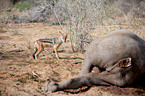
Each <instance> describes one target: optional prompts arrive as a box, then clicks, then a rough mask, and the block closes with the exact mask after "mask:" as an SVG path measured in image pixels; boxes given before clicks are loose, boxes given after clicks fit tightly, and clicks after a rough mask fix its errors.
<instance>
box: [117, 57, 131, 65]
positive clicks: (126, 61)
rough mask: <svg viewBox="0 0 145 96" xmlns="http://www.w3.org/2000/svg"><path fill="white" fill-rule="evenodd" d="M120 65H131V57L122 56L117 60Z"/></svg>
mask: <svg viewBox="0 0 145 96" xmlns="http://www.w3.org/2000/svg"><path fill="white" fill-rule="evenodd" d="M119 66H120V67H129V66H131V58H130V57H129V58H124V59H121V60H120V61H119Z"/></svg>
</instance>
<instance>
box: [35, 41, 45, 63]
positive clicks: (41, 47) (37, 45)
mask: <svg viewBox="0 0 145 96" xmlns="http://www.w3.org/2000/svg"><path fill="white" fill-rule="evenodd" d="M35 48H36V51H35V53H34V54H33V57H34V59H36V60H37V57H38V55H39V54H40V53H41V52H42V51H43V50H44V47H43V45H42V44H41V42H36V43H35Z"/></svg>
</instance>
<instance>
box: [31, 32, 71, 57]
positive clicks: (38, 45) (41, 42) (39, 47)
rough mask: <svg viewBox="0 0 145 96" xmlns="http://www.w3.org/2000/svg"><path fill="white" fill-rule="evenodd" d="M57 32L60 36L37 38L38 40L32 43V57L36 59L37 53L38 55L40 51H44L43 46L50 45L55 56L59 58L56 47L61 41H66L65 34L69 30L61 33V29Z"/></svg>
mask: <svg viewBox="0 0 145 96" xmlns="http://www.w3.org/2000/svg"><path fill="white" fill-rule="evenodd" d="M59 34H60V35H61V36H59V37H56V38H45V39H38V40H37V41H36V42H35V45H34V53H33V58H34V59H36V60H37V57H38V55H39V54H40V53H41V52H42V51H44V47H51V46H53V49H54V51H55V55H56V58H57V59H58V60H59V56H58V53H57V49H58V48H59V46H60V45H61V44H62V43H65V42H66V39H67V35H68V34H69V32H68V33H66V34H65V35H63V34H62V33H61V31H59Z"/></svg>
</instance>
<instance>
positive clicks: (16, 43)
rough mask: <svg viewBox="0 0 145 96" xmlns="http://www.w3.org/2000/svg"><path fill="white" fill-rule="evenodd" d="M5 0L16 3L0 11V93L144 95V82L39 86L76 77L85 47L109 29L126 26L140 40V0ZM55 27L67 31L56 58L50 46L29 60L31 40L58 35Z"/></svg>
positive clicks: (144, 32) (143, 29)
mask: <svg viewBox="0 0 145 96" xmlns="http://www.w3.org/2000/svg"><path fill="white" fill-rule="evenodd" d="M2 1H3V0H2ZM2 1H0V4H3V3H2ZM6 1H15V2H13V3H12V4H11V3H10V5H11V6H8V7H7V8H6V9H3V11H1V12H0V14H1V15H0V96H67V95H68V96H144V95H145V88H144V86H137V87H136V88H132V87H131V88H120V87H117V86H108V87H106V86H93V87H91V88H90V89H88V90H85V88H84V89H76V90H65V91H59V92H55V93H44V92H42V91H41V87H42V85H43V84H44V82H46V81H47V80H50V81H54V82H60V81H64V80H67V79H69V78H73V77H76V76H78V75H79V73H80V70H81V64H82V62H83V59H84V55H83V54H84V51H85V50H86V48H87V46H88V44H89V43H90V42H91V40H93V39H94V38H99V37H102V36H104V35H105V34H107V33H109V32H111V31H114V30H130V31H132V32H133V33H135V34H137V35H138V36H139V37H141V38H142V39H144V40H145V14H144V5H145V2H144V0H132V1H130V0H85V1H83V2H82V0H34V1H35V2H33V3H32V1H33V0H6ZM40 1H41V2H40ZM7 4H8V3H7ZM32 4H36V5H35V6H34V5H32ZM36 9H37V10H36ZM73 12H74V13H73ZM58 30H61V31H62V32H63V33H66V32H70V33H69V36H68V39H67V42H66V43H63V44H62V46H60V48H59V49H58V54H59V56H60V60H57V58H56V57H55V54H54V52H53V48H46V49H45V50H44V51H43V52H42V53H41V54H40V55H39V59H38V60H34V59H33V57H32V54H33V48H34V42H35V41H36V40H38V39H40V38H53V37H58V36H59V33H58Z"/></svg>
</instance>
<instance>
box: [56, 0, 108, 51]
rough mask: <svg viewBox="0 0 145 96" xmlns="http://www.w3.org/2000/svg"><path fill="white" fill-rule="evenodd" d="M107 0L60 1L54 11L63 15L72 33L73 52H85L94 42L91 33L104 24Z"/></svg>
mask: <svg viewBox="0 0 145 96" xmlns="http://www.w3.org/2000/svg"><path fill="white" fill-rule="evenodd" d="M106 2H107V1H106V0H60V1H59V2H58V3H57V5H56V6H55V8H54V10H55V12H57V14H59V15H60V14H61V17H63V18H64V20H65V23H66V29H67V31H68V32H70V41H71V46H72V50H73V51H84V50H85V47H86V45H87V44H88V43H89V42H90V41H91V40H92V38H91V36H90V34H89V33H90V32H91V31H92V30H93V29H94V27H95V26H96V25H98V24H99V25H100V24H102V19H103V15H104V13H105V10H106V8H107V7H106V6H107V5H105V3H106Z"/></svg>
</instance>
